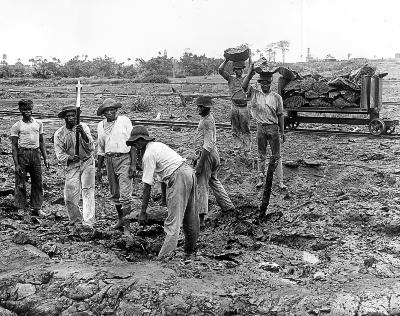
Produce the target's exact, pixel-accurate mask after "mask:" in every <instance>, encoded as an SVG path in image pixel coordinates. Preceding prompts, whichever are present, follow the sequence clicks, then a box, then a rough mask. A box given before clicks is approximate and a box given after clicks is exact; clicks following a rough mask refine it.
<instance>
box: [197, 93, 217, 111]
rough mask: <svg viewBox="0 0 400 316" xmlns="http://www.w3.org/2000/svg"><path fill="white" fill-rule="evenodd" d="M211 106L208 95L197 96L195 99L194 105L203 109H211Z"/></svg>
mask: <svg viewBox="0 0 400 316" xmlns="http://www.w3.org/2000/svg"><path fill="white" fill-rule="evenodd" d="M212 104H213V102H212V99H211V96H210V95H206V94H205V95H199V96H198V97H197V99H196V105H202V106H204V107H207V108H211V107H212Z"/></svg>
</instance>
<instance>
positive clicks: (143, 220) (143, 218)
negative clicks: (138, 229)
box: [138, 183, 151, 225]
mask: <svg viewBox="0 0 400 316" xmlns="http://www.w3.org/2000/svg"><path fill="white" fill-rule="evenodd" d="M150 192H151V185H150V184H147V183H143V200H142V209H141V211H140V214H139V217H138V222H139V225H146V224H147V213H146V211H147V206H148V205H149V200H150Z"/></svg>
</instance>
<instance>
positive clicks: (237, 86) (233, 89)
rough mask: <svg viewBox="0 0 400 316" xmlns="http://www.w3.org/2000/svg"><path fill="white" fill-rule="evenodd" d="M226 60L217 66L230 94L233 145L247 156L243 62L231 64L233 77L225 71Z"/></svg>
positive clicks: (248, 148)
mask: <svg viewBox="0 0 400 316" xmlns="http://www.w3.org/2000/svg"><path fill="white" fill-rule="evenodd" d="M227 63H228V60H227V59H225V60H224V62H223V63H222V64H221V65H220V66H219V68H218V73H219V74H220V75H221V76H222V77H223V78H224V79H225V80H227V81H228V86H229V91H230V94H231V96H232V97H231V101H232V104H231V125H232V136H233V141H234V145H235V147H236V148H237V149H239V150H240V151H243V152H244V153H245V154H247V153H248V152H249V151H250V149H251V135H250V114H249V109H248V107H247V100H246V96H245V94H244V93H243V90H242V83H243V77H242V75H243V69H244V68H245V63H244V61H235V62H233V72H234V73H235V75H234V76H232V75H230V74H229V73H228V72H226V71H225V66H226V64H227Z"/></svg>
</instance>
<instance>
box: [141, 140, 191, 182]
mask: <svg viewBox="0 0 400 316" xmlns="http://www.w3.org/2000/svg"><path fill="white" fill-rule="evenodd" d="M185 160H186V159H185V158H183V157H181V156H180V155H179V154H178V153H177V152H176V151H175V150H173V149H172V148H170V147H168V146H167V145H165V144H163V143H160V142H150V143H148V144H147V145H146V151H145V152H144V155H143V177H142V181H143V182H144V183H147V184H149V185H154V176H156V177H157V178H159V179H161V181H166V180H167V179H168V178H169V177H170V176H171V174H172V173H173V172H174V171H175V170H176V169H178V167H179V166H180V165H181V164H182V163H183V162H184V161H185Z"/></svg>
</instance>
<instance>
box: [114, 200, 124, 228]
mask: <svg viewBox="0 0 400 316" xmlns="http://www.w3.org/2000/svg"><path fill="white" fill-rule="evenodd" d="M115 208H116V209H117V213H118V222H117V223H116V224H115V225H114V226H113V228H114V229H118V230H122V229H123V216H122V205H115Z"/></svg>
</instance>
